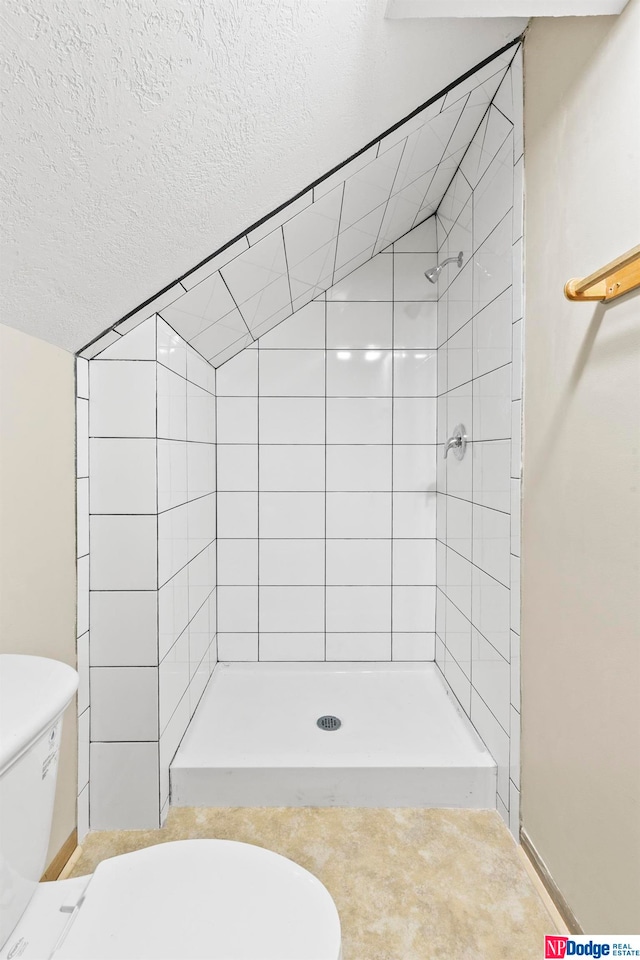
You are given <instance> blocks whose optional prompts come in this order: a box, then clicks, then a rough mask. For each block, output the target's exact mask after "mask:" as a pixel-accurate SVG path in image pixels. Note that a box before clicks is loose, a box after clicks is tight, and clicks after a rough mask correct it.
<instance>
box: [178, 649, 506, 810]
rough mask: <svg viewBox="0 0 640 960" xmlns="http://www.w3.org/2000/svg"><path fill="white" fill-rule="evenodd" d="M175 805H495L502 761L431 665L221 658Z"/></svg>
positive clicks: (194, 725) (182, 762) (190, 737)
mask: <svg viewBox="0 0 640 960" xmlns="http://www.w3.org/2000/svg"><path fill="white" fill-rule="evenodd" d="M326 715H329V716H336V717H338V718H339V719H340V720H341V726H340V727H339V729H336V730H330V731H327V730H323V729H320V728H319V727H318V725H317V720H318V718H320V717H321V716H326ZM171 803H172V804H173V805H174V806H207V807H236V806H237V807H255V806H259V807H306V806H313V807H315V806H318V807H329V806H338V807H342V806H357V807H473V808H488V807H495V804H496V765H495V762H494V760H493V758H492V757H491V755H490V754H489V753H488V752H487V750H486V749H485V747H484V745H483V744H482V741H481V740H480V738H479V737H478V735H477V734H476V732H475V730H474V729H473V727H472V726H471V725H470V723H469V721H468V720H467V718H466V717H465V716H464V714H463V713H462V711H461V710H460V709H459V708H458V707H457V705H456V704H455V701H454V700H453V699H452V698H451V697H450V695H448V693H447V689H446V687H445V684H444V681H443V680H442V678H441V676H440V672H439V670H438V668H437V667H436V665H435V664H434V663H425V664H418V663H307V664H300V663H264V662H263V663H219V664H218V665H217V666H216V668H215V670H214V673H213V675H212V678H211V681H210V683H209V686H208V687H207V689H206V691H205V693H204V695H203V697H202V700H201V701H200V705H199V707H198V709H197V711H196V713H195V715H194V717H193V720H192V721H191V724H190V726H189V729H188V730H187V732H186V734H185V736H184V739H183V741H182V744H181V745H180V748H179V749H178V752H177V753H176V756H175V759H174V761H173V764H172V766H171Z"/></svg>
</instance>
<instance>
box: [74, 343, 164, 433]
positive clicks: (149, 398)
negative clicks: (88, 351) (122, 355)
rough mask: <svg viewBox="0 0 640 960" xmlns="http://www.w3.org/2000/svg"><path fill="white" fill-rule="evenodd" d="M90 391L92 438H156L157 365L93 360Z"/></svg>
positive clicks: (143, 362) (142, 362) (90, 368)
mask: <svg viewBox="0 0 640 960" xmlns="http://www.w3.org/2000/svg"><path fill="white" fill-rule="evenodd" d="M89 389H90V396H91V403H90V411H89V428H90V436H92V437H155V435H156V365H155V363H153V362H150V361H149V362H147V361H127V360H92V361H91V364H90V367H89Z"/></svg>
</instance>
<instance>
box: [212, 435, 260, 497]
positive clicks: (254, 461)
mask: <svg viewBox="0 0 640 960" xmlns="http://www.w3.org/2000/svg"><path fill="white" fill-rule="evenodd" d="M217 471H218V476H217V485H218V490H220V491H227V490H257V489H258V447H257V445H256V444H251V443H224V444H222V443H219V444H218V445H217Z"/></svg>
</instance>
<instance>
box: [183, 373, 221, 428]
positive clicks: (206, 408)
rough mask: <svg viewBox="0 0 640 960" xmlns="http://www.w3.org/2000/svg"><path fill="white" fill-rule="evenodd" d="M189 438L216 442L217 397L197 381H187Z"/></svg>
mask: <svg viewBox="0 0 640 960" xmlns="http://www.w3.org/2000/svg"><path fill="white" fill-rule="evenodd" d="M186 435H187V440H192V441H195V442H198V443H215V440H216V399H215V397H212V396H211V394H210V393H209V392H208V391H207V390H204V389H203V388H202V387H199V386H198V385H197V384H195V383H189V382H188V381H187V434H186Z"/></svg>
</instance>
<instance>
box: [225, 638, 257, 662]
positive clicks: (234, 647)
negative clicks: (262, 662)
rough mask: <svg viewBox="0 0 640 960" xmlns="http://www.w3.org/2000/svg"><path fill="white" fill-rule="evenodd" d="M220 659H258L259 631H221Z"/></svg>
mask: <svg viewBox="0 0 640 960" xmlns="http://www.w3.org/2000/svg"><path fill="white" fill-rule="evenodd" d="M218 659H219V660H220V661H221V662H225V661H231V662H233V661H234V660H240V661H246V660H249V661H252V660H257V659H258V634H257V633H219V634H218Z"/></svg>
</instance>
